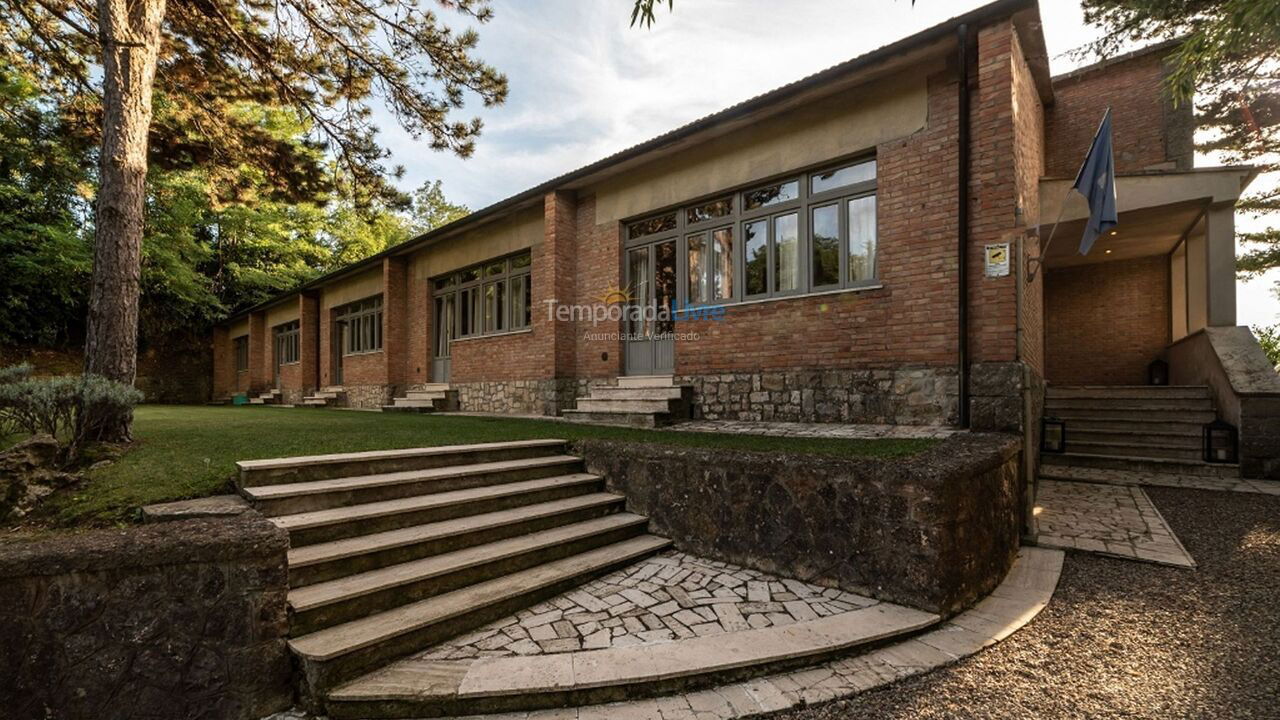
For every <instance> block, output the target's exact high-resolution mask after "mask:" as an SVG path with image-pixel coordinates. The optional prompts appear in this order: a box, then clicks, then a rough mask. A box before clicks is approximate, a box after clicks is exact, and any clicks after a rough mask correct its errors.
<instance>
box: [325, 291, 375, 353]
mask: <svg viewBox="0 0 1280 720" xmlns="http://www.w3.org/2000/svg"><path fill="white" fill-rule="evenodd" d="M334 315H335V319H336V320H337V321H338V322H340V323H345V324H346V331H345V332H344V333H343V338H344V340H343V347H342V354H344V355H359V354H361V353H371V352H378V351H380V350H382V296H381V295H379V296H377V297H372V298H368V299H367V300H361V301H359V302H353V303H351V304H350V305H344V306H342V307H340V308H338V310H337V311H336V312H335V313H334Z"/></svg>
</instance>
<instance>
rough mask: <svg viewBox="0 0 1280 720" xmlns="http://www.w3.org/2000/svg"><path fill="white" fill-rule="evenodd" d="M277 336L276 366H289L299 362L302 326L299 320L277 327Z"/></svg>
mask: <svg viewBox="0 0 1280 720" xmlns="http://www.w3.org/2000/svg"><path fill="white" fill-rule="evenodd" d="M275 336H276V364H277V365H289V364H290V363H296V362H298V360H299V357H300V353H299V349H300V347H301V345H300V340H301V325H299V323H298V321H297V320H294V321H293V322H289V323H285V324H283V325H277V326H276V328H275Z"/></svg>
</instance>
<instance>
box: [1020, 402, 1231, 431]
mask: <svg viewBox="0 0 1280 720" xmlns="http://www.w3.org/2000/svg"><path fill="white" fill-rule="evenodd" d="M1044 414H1045V416H1047V417H1057V418H1061V419H1063V420H1066V421H1067V425H1068V431H1069V428H1070V424H1071V421H1072V420H1130V421H1135V422H1176V423H1190V424H1194V425H1203V424H1205V423H1207V422H1212V421H1213V419H1214V418H1215V417H1217V416H1216V415H1215V414H1214V412H1213V411H1212V410H1181V409H1167V408H1158V407H1146V406H1143V405H1123V406H1108V407H1088V408H1052V409H1050V408H1046V409H1045V411H1044Z"/></svg>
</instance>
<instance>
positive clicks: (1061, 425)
mask: <svg viewBox="0 0 1280 720" xmlns="http://www.w3.org/2000/svg"><path fill="white" fill-rule="evenodd" d="M1040 450H1041V451H1042V452H1049V453H1063V452H1066V451H1067V423H1066V421H1064V420H1060V419H1058V418H1050V417H1047V418H1044V419H1042V420H1041V421H1040Z"/></svg>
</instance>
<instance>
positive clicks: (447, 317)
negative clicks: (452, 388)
mask: <svg viewBox="0 0 1280 720" xmlns="http://www.w3.org/2000/svg"><path fill="white" fill-rule="evenodd" d="M457 299H458V296H457V294H456V293H449V294H448V295H441V296H440V297H437V298H436V303H435V305H436V308H435V342H434V343H433V344H432V347H433V350H432V356H431V382H438V383H447V382H449V357H450V348H451V346H452V344H453V338H454V335H455V334H456V333H457V331H458V318H457V308H456V307H455V303H456V302H457Z"/></svg>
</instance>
